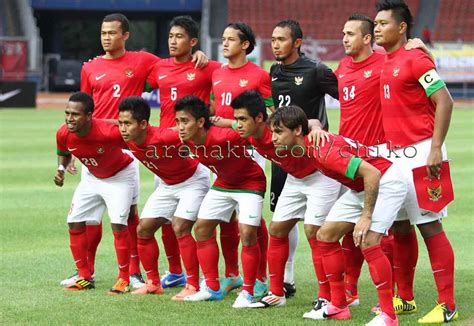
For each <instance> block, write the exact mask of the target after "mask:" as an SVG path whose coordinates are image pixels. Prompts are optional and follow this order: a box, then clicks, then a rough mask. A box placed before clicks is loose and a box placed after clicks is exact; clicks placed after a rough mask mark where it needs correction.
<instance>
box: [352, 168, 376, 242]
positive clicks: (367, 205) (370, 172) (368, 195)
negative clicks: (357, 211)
mask: <svg viewBox="0 0 474 326" xmlns="http://www.w3.org/2000/svg"><path fill="white" fill-rule="evenodd" d="M356 176H357V177H361V178H363V179H364V208H363V209H362V214H361V216H360V219H359V221H357V223H356V225H355V226H354V233H353V237H354V244H355V245H356V246H360V245H361V243H362V242H365V238H366V236H367V232H369V229H370V225H371V224H372V214H373V213H374V208H375V203H376V202H377V196H378V194H379V185H380V179H381V177H382V174H381V173H380V171H379V170H377V169H376V168H375V167H374V166H372V165H371V164H369V163H367V162H365V161H363V160H361V162H360V165H359V168H358V169H357V172H356Z"/></svg>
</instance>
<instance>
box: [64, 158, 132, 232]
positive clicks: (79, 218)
mask: <svg viewBox="0 0 474 326" xmlns="http://www.w3.org/2000/svg"><path fill="white" fill-rule="evenodd" d="M135 182H136V169H135V166H134V164H133V163H130V164H129V165H128V166H127V167H126V168H125V169H123V170H122V171H119V172H118V173H117V174H116V175H114V176H112V177H110V178H106V179H99V178H96V177H95V176H93V175H92V174H91V173H90V172H89V170H86V172H85V173H82V176H81V182H80V183H79V185H78V186H77V188H76V190H75V192H74V196H73V197H72V203H71V209H70V211H69V215H68V217H67V222H68V223H78V222H85V221H88V222H90V223H89V224H99V223H100V222H101V220H102V215H104V212H105V208H106V207H107V211H108V213H109V217H110V223H113V224H123V225H127V220H128V214H129V212H130V206H131V205H132V195H133V193H134V191H135Z"/></svg>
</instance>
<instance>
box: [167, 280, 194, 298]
mask: <svg viewBox="0 0 474 326" xmlns="http://www.w3.org/2000/svg"><path fill="white" fill-rule="evenodd" d="M197 292H198V290H197V289H196V288H195V287H194V286H192V285H191V284H186V286H185V287H184V289H182V290H181V292H179V293H178V294H176V295H175V296H174V297H172V298H171V300H174V301H184V297H186V296H188V295H193V294H196V293H197Z"/></svg>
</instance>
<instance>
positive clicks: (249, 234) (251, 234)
mask: <svg viewBox="0 0 474 326" xmlns="http://www.w3.org/2000/svg"><path fill="white" fill-rule="evenodd" d="M239 233H240V241H241V242H242V245H243V246H252V245H254V244H255V243H256V242H257V228H256V227H251V226H249V227H247V228H240V231H239Z"/></svg>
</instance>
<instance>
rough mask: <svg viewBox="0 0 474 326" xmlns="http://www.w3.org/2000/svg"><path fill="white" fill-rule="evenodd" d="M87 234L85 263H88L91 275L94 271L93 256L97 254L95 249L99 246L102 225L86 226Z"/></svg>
mask: <svg viewBox="0 0 474 326" xmlns="http://www.w3.org/2000/svg"><path fill="white" fill-rule="evenodd" d="M86 234H87V261H88V263H89V269H90V270H91V272H92V273H94V271H95V254H96V253H97V247H98V246H99V243H100V240H101V239H102V223H101V224H95V225H94V224H92V225H88V224H86Z"/></svg>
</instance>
